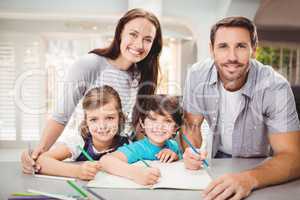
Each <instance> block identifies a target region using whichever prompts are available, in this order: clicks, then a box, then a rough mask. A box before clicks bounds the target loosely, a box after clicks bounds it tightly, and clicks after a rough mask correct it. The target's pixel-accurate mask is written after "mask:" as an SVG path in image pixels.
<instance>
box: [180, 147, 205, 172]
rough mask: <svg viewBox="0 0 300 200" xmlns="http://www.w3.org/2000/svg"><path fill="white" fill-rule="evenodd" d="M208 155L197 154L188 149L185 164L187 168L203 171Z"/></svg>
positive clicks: (184, 155)
mask: <svg viewBox="0 0 300 200" xmlns="http://www.w3.org/2000/svg"><path fill="white" fill-rule="evenodd" d="M206 155H207V153H206V152H201V153H200V154H196V153H194V152H193V150H192V149H191V148H186V149H185V151H184V154H183V162H184V165H185V167H186V168H187V169H191V170H198V169H201V165H202V160H204V159H205V157H206Z"/></svg>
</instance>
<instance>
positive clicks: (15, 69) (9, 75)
mask: <svg viewBox="0 0 300 200" xmlns="http://www.w3.org/2000/svg"><path fill="white" fill-rule="evenodd" d="M41 51H42V45H41V41H40V40H39V38H38V37H35V36H32V35H30V36H29V35H26V34H1V40H0V83H1V84H0V140H1V141H0V144H1V147H4V146H9V147H22V146H24V145H25V143H26V142H25V141H27V140H36V139H38V138H39V132H40V130H41V126H42V123H41V121H43V120H42V118H43V113H42V112H40V110H41V108H43V107H44V105H45V93H44V92H43V91H45V89H44V87H45V78H46V76H45V75H46V74H45V73H44V71H43V69H42V65H41V54H40V52H41Z"/></svg>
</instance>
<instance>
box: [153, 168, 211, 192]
mask: <svg viewBox="0 0 300 200" xmlns="http://www.w3.org/2000/svg"><path fill="white" fill-rule="evenodd" d="M151 166H153V167H156V166H157V167H158V168H159V169H160V173H161V178H160V180H159V183H157V184H155V185H154V186H153V188H174V189H176V188H177V189H189V190H202V189H204V188H206V187H207V186H208V184H209V183H210V182H211V178H210V176H209V175H208V173H207V172H206V171H205V170H204V169H201V170H187V169H186V168H185V167H184V163H183V162H173V163H152V165H151Z"/></svg>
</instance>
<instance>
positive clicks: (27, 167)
mask: <svg viewBox="0 0 300 200" xmlns="http://www.w3.org/2000/svg"><path fill="white" fill-rule="evenodd" d="M42 153H43V150H42V148H39V147H37V148H36V149H34V150H32V148H31V145H30V143H28V149H27V150H25V151H23V153H22V156H21V162H22V170H23V172H24V173H26V174H34V173H35V172H39V171H40V170H41V166H40V165H38V164H37V163H36V160H37V158H38V156H39V155H40V154H42Z"/></svg>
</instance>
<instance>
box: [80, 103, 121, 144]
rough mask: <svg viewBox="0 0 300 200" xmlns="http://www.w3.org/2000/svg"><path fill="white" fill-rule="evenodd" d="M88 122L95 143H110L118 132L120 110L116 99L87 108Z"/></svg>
mask: <svg viewBox="0 0 300 200" xmlns="http://www.w3.org/2000/svg"><path fill="white" fill-rule="evenodd" d="M85 113H86V122H87V125H88V127H89V131H90V133H91V135H92V138H93V143H94V145H95V143H106V142H107V143H109V142H112V139H113V137H114V136H115V135H116V134H117V132H118V128H119V127H118V125H119V112H118V110H117V109H116V105H115V102H114V101H111V102H109V103H107V104H105V105H103V106H101V107H99V108H97V109H92V110H86V111H85Z"/></svg>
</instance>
